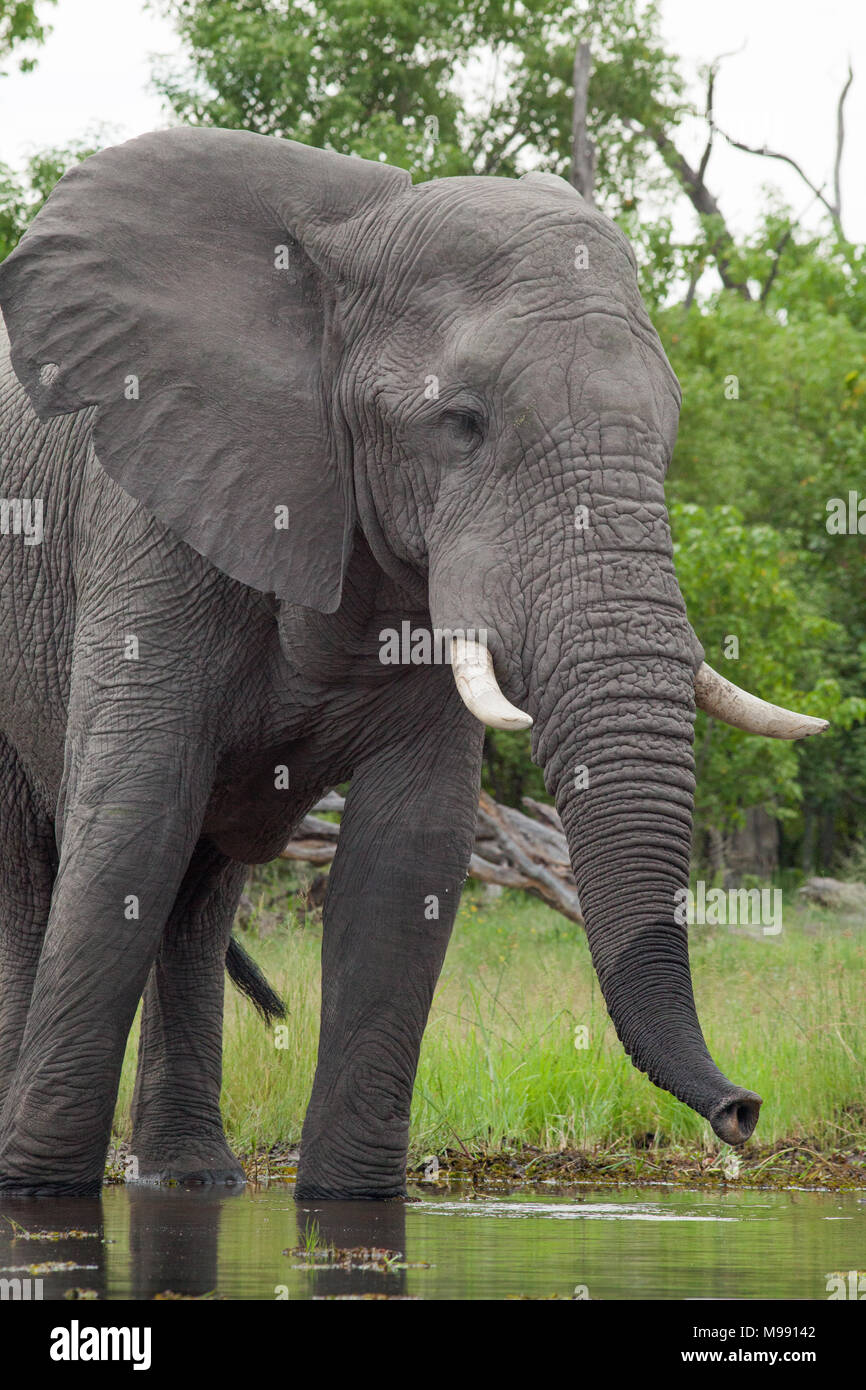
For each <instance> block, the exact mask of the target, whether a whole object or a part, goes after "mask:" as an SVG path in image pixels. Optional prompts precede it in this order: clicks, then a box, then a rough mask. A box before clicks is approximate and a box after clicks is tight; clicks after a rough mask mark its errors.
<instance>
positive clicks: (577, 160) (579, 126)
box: [570, 39, 595, 203]
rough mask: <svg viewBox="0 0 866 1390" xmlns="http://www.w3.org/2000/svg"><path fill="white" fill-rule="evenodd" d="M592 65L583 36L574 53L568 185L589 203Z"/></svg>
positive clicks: (592, 164) (592, 167) (592, 176)
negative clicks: (588, 120) (588, 119)
mask: <svg viewBox="0 0 866 1390" xmlns="http://www.w3.org/2000/svg"><path fill="white" fill-rule="evenodd" d="M591 68H592V58H591V56H590V51H589V44H588V43H587V42H586V40H585V39H583V40H581V42H580V43H579V44H578V45H577V51H576V53H575V55H574V107H573V111H572V121H571V179H570V182H571V185H572V187H573V188H576V189H577V191H578V193H580V194H581V196H582V197H584V198H585V199H586V201H587V202H588V203H592V202H594V199H593V196H592V189H593V184H594V183H595V145H594V144H593V142H592V140H590V138H589V136H588V134H587V130H586V111H587V100H588V96H589V74H590V71H591Z"/></svg>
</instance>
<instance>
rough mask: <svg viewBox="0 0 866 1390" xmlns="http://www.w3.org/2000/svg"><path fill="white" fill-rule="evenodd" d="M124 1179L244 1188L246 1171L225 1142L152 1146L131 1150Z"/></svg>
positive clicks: (145, 1183)
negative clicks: (171, 1148)
mask: <svg viewBox="0 0 866 1390" xmlns="http://www.w3.org/2000/svg"><path fill="white" fill-rule="evenodd" d="M124 1168H125V1172H126V1181H127V1182H128V1183H139V1184H142V1185H144V1186H149V1187H158V1186H166V1185H171V1186H175V1185H176V1186H179V1187H243V1185H244V1183H245V1182H246V1174H245V1173H244V1170H243V1168H242V1167H241V1165H240V1163H238V1160H237V1159H236V1158H235V1156H234V1154H233V1153H232V1152H231V1150H230V1149H228V1148H227V1147H226V1146H225V1145H223V1144H220V1145H218V1146H210V1145H201V1146H198V1145H195V1146H191V1147H190V1148H189V1149H186V1150H183V1151H181V1152H177V1153H173V1154H166V1153H159V1151H158V1150H156V1149H154V1148H149V1149H148V1150H145V1152H144V1154H142V1152H141V1151H140V1150H136V1149H135V1148H133V1153H132V1154H131V1155H130V1156H129V1157H128V1158H127V1159H126V1161H125V1164H124Z"/></svg>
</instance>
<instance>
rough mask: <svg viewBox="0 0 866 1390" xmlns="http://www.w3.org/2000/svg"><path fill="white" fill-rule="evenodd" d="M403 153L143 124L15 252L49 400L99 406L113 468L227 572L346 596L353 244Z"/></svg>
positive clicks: (17, 301) (22, 368)
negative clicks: (336, 413)
mask: <svg viewBox="0 0 866 1390" xmlns="http://www.w3.org/2000/svg"><path fill="white" fill-rule="evenodd" d="M409 185H410V178H409V175H408V174H407V173H405V172H404V171H403V170H400V169H395V168H391V167H389V166H388V165H382V164H377V163H374V162H372V161H369V160H362V159H355V158H349V157H346V156H344V155H338V154H333V153H330V152H327V151H322V150H315V149H312V148H310V147H309V146H306V145H299V144H296V143H295V142H294V141H289V140H279V139H274V138H271V137H268V136H260V135H252V134H249V133H247V132H243V131H228V130H207V129H195V128H187V129H178V130H166V131H161V132H158V133H156V134H153V135H145V136H142V137H140V138H139V139H137V140H131V141H129V142H128V143H127V144H124V145H119V146H115V147H113V148H111V149H107V150H104V151H102V152H101V153H100V154H97V155H94V156H92V157H91V158H90V159H88V160H85V161H84V163H83V164H81V165H79V166H78V167H76V168H75V169H73V170H71V171H70V173H68V174H67V175H66V176H65V178H63V179H62V180H61V182H60V183H59V184H58V186H57V188H56V189H55V191H54V192H53V193H52V195H51V197H50V198H49V199H48V202H47V203H46V205H45V207H44V208H43V210H42V211H41V212H40V213H39V215H38V217H37V218H36V220H35V222H34V224H33V226H32V228H31V229H30V230H29V231H28V232H27V234H26V236H25V237H24V238H23V240H22V242H21V244H20V246H19V247H18V249H17V250H16V251H14V252H13V253H12V255H11V256H9V257H8V259H7V260H6V261H5V262H4V263H3V265H2V267H0V305H2V309H3V314H4V317H5V319H6V324H7V327H8V331H9V336H10V339H11V342H12V363H13V366H14V368H15V371H16V373H17V375H18V377H19V379H20V380H21V382H22V384H23V385H24V387H25V388H26V390H27V392H28V393H29V396H30V399H31V401H32V403H33V406H34V409H35V410H36V413H37V414H38V416H39V417H40V419H43V420H44V419H47V418H49V417H51V416H54V415H63V414H67V413H69V412H71V411H77V410H81V409H83V408H85V407H88V406H97V407H98V409H97V412H96V418H95V423H94V436H93V439H94V445H95V448H96V453H97V457H98V459H99V461H100V463H101V464H102V466H103V468H104V469H105V470H106V472H107V473H109V474H110V475H111V477H112V478H114V479H116V481H117V482H118V483H119V484H120V485H121V486H122V487H123V488H124V489H125V490H126V491H127V492H128V493H130V495H131V496H132V497H134V498H136V499H137V500H138V501H140V502H141V503H142V504H143V505H144V506H145V507H146V508H147V509H148V510H149V511H150V512H151V513H152V514H153V515H154V516H155V517H157V518H158V519H159V520H160V521H162V522H164V523H165V524H166V525H168V526H170V527H171V528H172V530H173V531H174V532H175V533H176V534H177V535H179V536H181V537H182V538H183V539H184V540H185V541H186V542H187V543H188V544H189V545H191V546H192V547H193V548H194V549H195V550H197V551H198V552H199V553H200V554H202V555H204V556H206V557H207V558H208V559H209V560H211V561H212V562H213V563H214V564H215V565H217V566H218V567H219V568H220V569H221V570H223V571H224V572H225V573H226V574H228V575H231V576H232V577H233V578H234V579H238V580H240V581H242V582H243V583H245V584H249V585H251V586H252V587H253V588H255V589H259V590H262V591H263V592H272V593H275V594H276V595H277V596H278V597H279V598H281V599H285V600H286V601H288V602H289V603H296V604H302V605H305V606H308V607H311V608H315V609H318V610H319V611H321V612H325V613H328V612H333V611H334V610H335V609H336V608H337V607H338V606H339V602H340V592H341V585H342V580H343V575H344V573H345V567H346V564H347V562H348V557H349V552H350V549H351V543H352V532H353V527H354V519H355V514H354V502H353V493H352V484H351V468H350V467H349V466H348V465H349V460H348V458H347V454H348V449H347V447H346V444H345V442H344V438H343V432H342V430H340V429H335V428H334V425H333V414H332V408H331V401H332V396H333V394H334V387H333V382H332V380H331V376H332V373H333V361H334V359H335V358H336V355H337V354H338V352H339V342H338V341H337V339H336V335H335V330H334V328H333V323H334V319H335V315H334V312H333V310H334V304H335V293H336V291H335V288H334V285H335V279H336V277H337V275H338V270H337V268H336V263H337V259H338V258H337V256H336V255H335V253H334V248H335V246H337V245H338V244H340V243H341V237H342V242H343V243H345V244H347V245H350V246H351V245H353V244H354V242H355V240H356V238H355V237H350V236H348V235H347V229H346V227H345V224H346V223H347V222H349V221H350V219H356V218H363V217H364V216H365V215H370V216H372V217H373V218H375V216H376V212H377V208H378V207H379V206H380V205H384V204H385V203H388V202H389V201H391V200H393V199H394V198H396V197H398V196H399V195H400V194H401V193H402V192H403V191H404V190H405V189H407V188H408V187H409Z"/></svg>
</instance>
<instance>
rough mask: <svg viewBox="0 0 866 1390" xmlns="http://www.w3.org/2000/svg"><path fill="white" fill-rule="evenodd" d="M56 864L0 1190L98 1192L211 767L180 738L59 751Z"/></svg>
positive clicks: (0, 1163)
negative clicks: (122, 1085) (130, 1052)
mask: <svg viewBox="0 0 866 1390" xmlns="http://www.w3.org/2000/svg"><path fill="white" fill-rule="evenodd" d="M67 766H68V768H69V773H68V779H67V784H66V786H65V788H64V792H63V807H64V809H63V815H62V824H61V830H60V839H61V853H60V865H59V869H58V873H57V878H56V881H55V885H54V892H53V895H52V901H51V912H50V916H49V920H48V929H47V932H46V936H45V941H44V944H43V948H42V953H41V956H40V959H39V967H38V970H37V973H36V981H35V985H34V989H33V995H32V999H31V1002H30V1008H29V1011H28V1015H27V1024H26V1028H25V1030H24V1037H23V1040H22V1044H21V1050H20V1054H19V1057H18V1062H17V1066H16V1069H15V1074H14V1077H13V1080H12V1084H11V1086H10V1089H9V1094H8V1096H7V1099H6V1105H5V1108H4V1111H3V1123H2V1132H0V1189H11V1190H15V1191H19V1192H35V1193H41V1192H45V1193H91V1192H97V1191H98V1190H99V1188H100V1185H101V1181H102V1175H103V1169H104V1162H105V1152H106V1149H107V1146H108V1140H109V1137H110V1133H111V1121H112V1118H113V1113H114V1105H115V1100H116V1096H117V1086H118V1081H119V1077H120V1068H121V1065H122V1062H123V1054H124V1049H125V1045H126V1039H127V1034H128V1032H129V1028H130V1025H131V1023H132V1019H133V1017H134V1015H135V1010H136V1007H137V1005H138V1002H139V999H140V998H141V993H142V990H143V989H144V985H145V981H146V979H147V976H148V972H149V971H150V968H151V965H152V964H153V960H154V957H155V956H156V952H157V948H158V946H159V941H160V937H161V936H162V932H163V928H164V926H165V923H166V920H167V918H168V915H169V912H170V911H171V907H172V904H173V902H174V899H175V895H176V893H177V889H178V885H179V883H180V881H181V879H182V877H183V874H184V872H185V870H186V867H187V864H188V863H189V859H190V856H191V854H192V850H193V848H194V846H195V843H196V839H197V838H198V831H199V826H200V824H201V818H202V815H203V811H204V802H205V800H206V795H207V788H208V787H209V785H210V776H211V768H210V765H209V763H208V761H207V757H206V756H205V755H201V754H200V753H199V752H198V750H196V749H195V748H194V747H193V746H192V745H190V744H189V743H187V742H186V741H180V742H178V743H177V744H176V745H175V746H174V747H172V740H171V739H170V738H169V737H168V735H165V736H163V737H160V738H159V739H158V741H154V742H152V743H151V742H147V743H146V742H144V741H139V742H138V744H137V745H136V746H135V749H134V754H133V752H132V750H131V748H130V743H129V741H128V740H123V741H120V740H117V741H116V742H114V741H113V740H112V739H110V738H109V737H107V736H104V737H102V738H99V739H97V738H95V737H94V738H89V739H85V740H83V741H82V742H81V743H80V744H79V745H78V746H75V747H71V748H70V749H69V750H68V753H67Z"/></svg>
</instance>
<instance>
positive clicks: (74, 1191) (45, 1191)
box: [0, 1173, 102, 1197]
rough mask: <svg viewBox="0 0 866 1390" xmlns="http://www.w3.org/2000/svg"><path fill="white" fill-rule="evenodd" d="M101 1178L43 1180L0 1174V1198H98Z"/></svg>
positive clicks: (100, 1189)
mask: <svg viewBox="0 0 866 1390" xmlns="http://www.w3.org/2000/svg"><path fill="white" fill-rule="evenodd" d="M101 1191H102V1177H101V1175H100V1176H99V1177H98V1178H88V1179H83V1178H70V1179H69V1180H68V1181H64V1180H63V1179H62V1178H58V1179H45V1180H42V1179H41V1178H21V1177H15V1176H13V1175H11V1174H6V1173H0V1197H6V1196H8V1197H98V1196H99V1194H100V1193H101Z"/></svg>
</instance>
